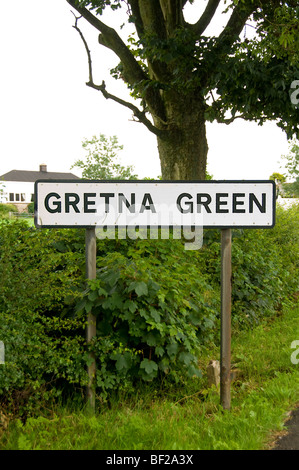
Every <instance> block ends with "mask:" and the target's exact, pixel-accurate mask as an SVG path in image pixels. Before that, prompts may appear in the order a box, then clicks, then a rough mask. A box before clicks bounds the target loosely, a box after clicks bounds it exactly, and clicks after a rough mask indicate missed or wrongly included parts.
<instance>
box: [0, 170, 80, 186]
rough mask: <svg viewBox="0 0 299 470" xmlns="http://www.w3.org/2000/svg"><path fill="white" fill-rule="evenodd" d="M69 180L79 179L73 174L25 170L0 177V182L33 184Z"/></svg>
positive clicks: (14, 171)
mask: <svg viewBox="0 0 299 470" xmlns="http://www.w3.org/2000/svg"><path fill="white" fill-rule="evenodd" d="M44 179H49V180H54V179H57V180H64V179H67V180H71V179H80V178H79V177H78V176H76V175H74V174H73V173H58V172H54V171H27V170H11V171H9V172H8V173H5V174H4V175H2V176H0V180H4V181H20V182H26V183H27V182H28V183H34V182H35V181H37V180H44Z"/></svg>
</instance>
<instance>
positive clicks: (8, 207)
mask: <svg viewBox="0 0 299 470" xmlns="http://www.w3.org/2000/svg"><path fill="white" fill-rule="evenodd" d="M9 212H18V209H17V207H16V206H15V205H14V204H2V203H0V215H1V214H3V215H7V214H8V213H9Z"/></svg>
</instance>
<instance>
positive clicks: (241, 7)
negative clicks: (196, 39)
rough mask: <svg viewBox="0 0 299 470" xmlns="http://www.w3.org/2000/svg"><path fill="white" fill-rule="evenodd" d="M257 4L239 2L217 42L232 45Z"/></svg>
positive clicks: (254, 2) (253, 2)
mask: <svg viewBox="0 0 299 470" xmlns="http://www.w3.org/2000/svg"><path fill="white" fill-rule="evenodd" d="M257 4H258V2H256V1H251V2H245V3H243V2H239V3H238V4H237V5H236V6H235V8H234V10H233V12H232V14H231V17H230V19H229V20H228V23H227V25H226V26H225V28H224V30H223V31H222V33H221V34H220V35H219V38H218V41H219V42H220V43H225V44H227V45H232V44H233V43H234V41H235V40H236V39H237V38H238V37H239V36H240V34H241V32H242V29H243V28H244V26H245V24H246V21H247V20H248V18H249V17H250V15H251V14H252V13H253V12H254V10H255V9H256V7H257Z"/></svg>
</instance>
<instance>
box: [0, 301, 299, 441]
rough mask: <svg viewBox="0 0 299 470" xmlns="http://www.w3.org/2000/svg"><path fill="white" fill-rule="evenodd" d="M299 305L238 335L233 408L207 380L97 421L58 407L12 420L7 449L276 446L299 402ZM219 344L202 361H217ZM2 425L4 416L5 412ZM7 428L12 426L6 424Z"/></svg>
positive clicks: (111, 410)
mask: <svg viewBox="0 0 299 470" xmlns="http://www.w3.org/2000/svg"><path fill="white" fill-rule="evenodd" d="M298 316H299V307H296V308H295V307H292V308H288V309H286V310H285V312H284V313H283V314H282V315H280V316H276V317H275V318H274V319H272V320H269V319H268V320H266V319H265V321H264V322H263V323H262V324H260V325H259V326H257V327H255V328H253V329H251V330H249V331H248V330H247V331H242V332H238V334H235V333H233V337H232V361H233V362H234V363H235V365H236V366H237V368H238V370H239V376H238V378H237V380H235V381H234V382H233V383H232V386H231V396H232V401H231V410H230V411H227V410H223V409H222V407H221V406H220V404H219V390H218V389H217V388H216V387H212V388H208V387H207V382H206V377H205V376H203V378H202V379H195V378H194V379H193V380H190V381H189V382H188V383H187V384H186V383H185V384H183V383H182V385H181V387H176V388H173V387H168V388H165V387H164V389H163V391H162V392H161V391H159V390H156V389H154V388H153V387H152V386H150V385H149V386H148V387H145V388H144V389H143V390H142V391H141V390H136V393H135V395H134V397H132V396H122V397H118V399H114V400H113V401H112V403H110V406H109V407H108V406H103V405H102V407H101V408H100V409H99V410H98V411H97V413H96V415H95V416H90V415H89V414H88V413H87V412H86V411H84V408H83V407H82V406H81V407H79V406H78V405H72V404H69V405H64V406H61V407H57V408H55V409H53V410H52V411H51V413H50V414H49V413H48V415H47V416H39V417H38V418H29V419H28V420H27V421H26V423H25V424H24V423H22V422H21V421H20V420H12V421H11V422H10V423H9V425H8V426H7V425H6V432H5V433H2V435H1V426H0V449H2V450H17V449H19V450H27V449H28V450H29V449H30V450H38V449H42V450H56V449H57V450H59V449H61V450H91V449H96V450H196V449H201V450H204V449H208V450H217V449H219V450H220V449H230V450H259V449H268V448H270V446H271V443H272V442H273V437H274V436H275V435H276V434H277V433H278V432H281V431H282V430H283V429H284V422H285V419H286V416H287V413H288V412H289V411H290V410H291V409H292V408H294V407H295V405H296V403H297V402H298V401H299V364H293V363H292V362H291V354H292V353H294V350H293V349H292V348H291V344H292V342H293V341H294V340H299V322H298ZM218 349H219V348H218V347H215V346H211V348H209V350H207V351H206V352H205V354H204V356H203V357H201V358H200V363H201V365H202V367H203V368H204V367H205V366H206V365H207V363H208V361H209V360H210V359H211V358H213V359H217V356H218V355H219V350H218ZM0 425H1V414H0ZM3 427H4V425H3Z"/></svg>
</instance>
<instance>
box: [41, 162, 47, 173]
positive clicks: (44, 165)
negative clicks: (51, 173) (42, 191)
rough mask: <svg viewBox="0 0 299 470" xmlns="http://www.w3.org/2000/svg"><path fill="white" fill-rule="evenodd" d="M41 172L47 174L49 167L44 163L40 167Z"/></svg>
mask: <svg viewBox="0 0 299 470" xmlns="http://www.w3.org/2000/svg"><path fill="white" fill-rule="evenodd" d="M39 171H43V172H44V173H47V165H46V164H45V163H42V164H41V165H40V166H39Z"/></svg>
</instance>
